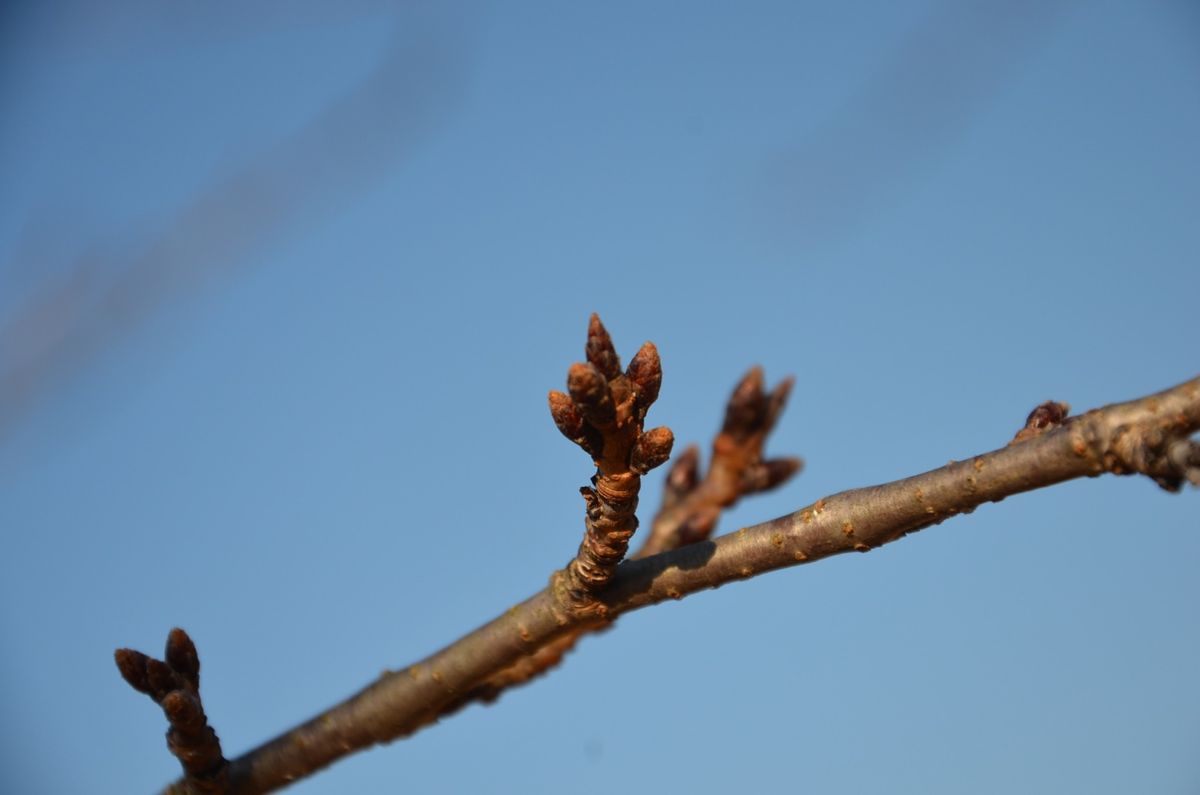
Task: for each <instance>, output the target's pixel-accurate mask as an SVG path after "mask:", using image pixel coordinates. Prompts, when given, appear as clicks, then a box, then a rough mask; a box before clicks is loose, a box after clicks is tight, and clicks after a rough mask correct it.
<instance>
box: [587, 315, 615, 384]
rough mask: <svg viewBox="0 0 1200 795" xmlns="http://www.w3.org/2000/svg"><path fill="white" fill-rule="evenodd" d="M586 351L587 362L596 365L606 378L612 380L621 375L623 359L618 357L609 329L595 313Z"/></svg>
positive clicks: (589, 323) (589, 328)
mask: <svg viewBox="0 0 1200 795" xmlns="http://www.w3.org/2000/svg"><path fill="white" fill-rule="evenodd" d="M584 350H585V351H586V353H587V360H588V361H589V362H591V363H592V364H593V365H595V366H596V369H597V370H599V371H600V374H601V375H603V376H604V377H605V378H607V379H609V380H612V379H614V378H616V377H617V376H619V375H620V374H621V358H620V357H619V356H617V349H616V348H615V347H613V341H612V337H611V336H609V334H608V329H606V328H605V327H604V324H603V323H601V322H600V316H599V315H597V314H596V313H595V312H593V313H592V318H591V320H590V321H588V334H587V345H586V346H585V348H584Z"/></svg>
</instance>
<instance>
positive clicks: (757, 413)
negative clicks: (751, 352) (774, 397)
mask: <svg viewBox="0 0 1200 795" xmlns="http://www.w3.org/2000/svg"><path fill="white" fill-rule="evenodd" d="M766 411H767V406H766V398H765V396H764V395H763V369H762V368H761V367H759V366H757V365H755V366H754V367H751V368H750V371H749V372H748V373H746V375H745V376H743V377H742V380H741V381H740V382H738V385H737V386H736V387H734V390H733V394H732V395H730V396H729V402H728V403H727V404H726V405H725V423H724V426H723V427H722V431H724V432H725V433H729V434H732V435H733V436H735V437H738V438H742V437H744V436H747V435H749V434H751V433H753V432H754V431H755V430H756V429H757V428H758V427H759V426H760V425H761V424H762V421H763V418H764V416H765V414H766Z"/></svg>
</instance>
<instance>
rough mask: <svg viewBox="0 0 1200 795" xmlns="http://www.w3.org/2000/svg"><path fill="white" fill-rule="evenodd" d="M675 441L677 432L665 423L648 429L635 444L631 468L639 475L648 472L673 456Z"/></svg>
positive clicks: (631, 455)
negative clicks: (672, 430)
mask: <svg viewBox="0 0 1200 795" xmlns="http://www.w3.org/2000/svg"><path fill="white" fill-rule="evenodd" d="M674 443H675V434H673V433H671V429H670V428H668V427H666V426H665V425H664V426H662V427H659V428H653V429H651V430H649V431H646V432H645V433H643V434H642V435H641V436H640V437H638V440H637V442H636V443H635V444H634V445H633V452H632V453H630V456H629V468H630V469H632V470H633V471H634V472H636V473H638V474H639V475H644V474H646V473H647V472H649V471H650V470H651V469H654V468H655V467H656V466H658V465H660V464H662V463H663V462H665V461H666V460H667V459H668V458H670V457H671V445H673V444H674Z"/></svg>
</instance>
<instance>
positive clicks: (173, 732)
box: [113, 628, 229, 795]
mask: <svg viewBox="0 0 1200 795" xmlns="http://www.w3.org/2000/svg"><path fill="white" fill-rule="evenodd" d="M113 656H114V658H115V659H116V663H117V668H118V669H119V670H120V671H121V676H122V677H124V678H125V681H126V682H128V683H129V686H130V687H132V688H133V689H134V690H137V691H139V692H142V693H145V694H146V695H148V696H150V698H151V699H152V700H153V701H154V703H155V704H158V705H159V706H160V707H162V709H163V713H165V714H166V716H167V721H168V722H169V723H170V724H171V728H170V730H169V731H168V732H167V747H168V748H170V750H171V753H172V754H174V755H175V757H176V758H177V759H178V760H179V764H180V765H182V766H183V772H184V777H183V778H182V779H180V780H179V781H177V782H176V783H175V784H174V785H172V786H171V787H170V788H169V789H168V790H167V792H170V793H174V794H175V795H224V793H225V792H226V791H227V788H228V786H229V763H228V762H227V761H226V760H225V757H224V756H223V755H222V754H221V741H220V740H219V739H217V733H216V732H215V731H213V729H212V727H211V726H209V725H208V718H207V717H206V716H205V714H204V704H203V703H202V702H201V701H200V656H199V655H198V654H197V653H196V644H194V643H192V639H191V638H190V637H188V634H187V633H186V632H184V631H183V630H182V629H179V628H175V629H173V630H171V632H170V634H169V635H167V648H166V652H165V653H164V654H163V659H162V660H156V659H154V658H153V657H149V656H147V655H145V654H142V653H141V652H140V651H134V650H133V649H117V651H116V653H115V654H114V655H113Z"/></svg>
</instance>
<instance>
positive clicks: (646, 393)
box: [625, 342, 662, 411]
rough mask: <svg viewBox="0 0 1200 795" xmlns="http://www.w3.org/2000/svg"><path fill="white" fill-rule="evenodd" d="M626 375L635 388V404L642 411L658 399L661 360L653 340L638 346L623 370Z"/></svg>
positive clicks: (660, 382) (660, 380)
mask: <svg viewBox="0 0 1200 795" xmlns="http://www.w3.org/2000/svg"><path fill="white" fill-rule="evenodd" d="M625 375H626V377H628V378H629V380H630V381H631V382H632V383H633V386H634V388H635V389H636V390H637V405H638V407H639V408H641V409H642V410H643V411H645V410H646V409H648V408H650V405H651V404H652V403H654V401H655V400H657V399H658V390H659V388H660V387H661V386H662V361H661V360H660V359H659V358H658V348H656V347H654V343H653V342H647V343H645V344H644V345H642V347H640V348H638V352H637V353H635V354H634V355H633V359H631V360H630V362H629V368H628V369H627V370H626V371H625Z"/></svg>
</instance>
